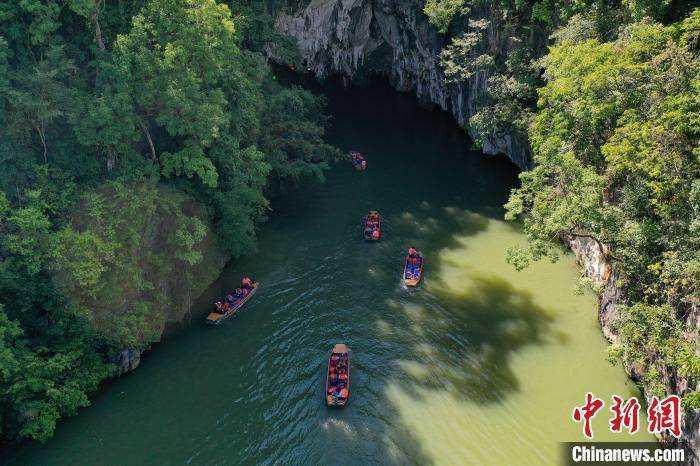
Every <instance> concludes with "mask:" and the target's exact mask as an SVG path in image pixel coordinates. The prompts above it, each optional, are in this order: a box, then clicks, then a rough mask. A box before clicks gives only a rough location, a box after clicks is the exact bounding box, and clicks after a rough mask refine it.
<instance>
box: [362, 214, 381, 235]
mask: <svg viewBox="0 0 700 466" xmlns="http://www.w3.org/2000/svg"><path fill="white" fill-rule="evenodd" d="M380 235H381V220H380V217H379V212H377V211H376V210H370V211H369V213H368V214H367V217H365V240H367V241H378V240H379V237H380Z"/></svg>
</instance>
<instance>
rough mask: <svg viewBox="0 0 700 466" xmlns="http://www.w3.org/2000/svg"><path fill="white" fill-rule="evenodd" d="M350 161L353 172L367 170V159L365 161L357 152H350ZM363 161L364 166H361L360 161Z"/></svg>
mask: <svg viewBox="0 0 700 466" xmlns="http://www.w3.org/2000/svg"><path fill="white" fill-rule="evenodd" d="M350 160H351V161H352V166H353V167H355V170H358V171H362V170H365V169H366V168H367V159H365V156H364V155H362V154H361V153H359V152H350ZM363 160H364V161H365V166H364V167H363V166H362V161H363Z"/></svg>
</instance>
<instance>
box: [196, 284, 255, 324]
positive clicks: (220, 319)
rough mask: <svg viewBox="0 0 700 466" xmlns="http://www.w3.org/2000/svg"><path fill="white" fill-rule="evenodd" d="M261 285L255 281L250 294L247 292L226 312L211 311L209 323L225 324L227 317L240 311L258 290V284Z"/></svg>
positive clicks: (208, 318) (208, 317)
mask: <svg viewBox="0 0 700 466" xmlns="http://www.w3.org/2000/svg"><path fill="white" fill-rule="evenodd" d="M259 285H260V284H259V283H258V282H255V283H253V288H252V289H251V290H250V291H249V292H248V294H246V295H245V296H243V297H242V298H241V299H240V300H238V302H237V303H236V304H235V305H233V306H231V307H230V308H229V310H228V311H226V312H225V313H223V314H222V313H220V312H217V311H215V312H212V313H210V314H209V315H208V316H207V323H208V324H211V325H220V324H223V323H224V321H225V320H226V319H228V318H229V317H231V316H232V315H234V314H235V313H236V312H238V310H239V309H240V308H242V307H243V305H244V304H245V303H247V302H248V300H250V298H252V297H253V295H254V294H255V292H256V291H258V286H259Z"/></svg>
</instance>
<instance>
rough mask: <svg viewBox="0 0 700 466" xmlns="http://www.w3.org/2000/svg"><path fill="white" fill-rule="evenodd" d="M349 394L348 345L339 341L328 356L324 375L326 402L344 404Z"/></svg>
mask: <svg viewBox="0 0 700 466" xmlns="http://www.w3.org/2000/svg"><path fill="white" fill-rule="evenodd" d="M349 396H350V352H349V350H348V347H347V346H346V345H344V344H342V343H339V344H337V345H335V346H334V347H333V351H332V352H331V356H330V358H328V373H327V375H326V404H327V405H328V406H344V405H345V403H347V401H348V397H349Z"/></svg>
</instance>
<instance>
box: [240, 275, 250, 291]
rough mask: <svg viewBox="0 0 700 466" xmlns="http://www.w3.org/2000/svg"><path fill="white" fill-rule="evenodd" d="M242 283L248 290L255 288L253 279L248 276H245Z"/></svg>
mask: <svg viewBox="0 0 700 466" xmlns="http://www.w3.org/2000/svg"><path fill="white" fill-rule="evenodd" d="M241 284H242V285H243V288H245V289H247V290H249V289H251V288H253V281H252V280H251V279H250V278H248V277H243V280H242V281H241Z"/></svg>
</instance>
